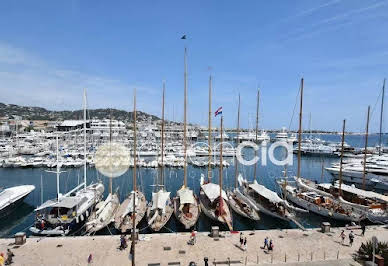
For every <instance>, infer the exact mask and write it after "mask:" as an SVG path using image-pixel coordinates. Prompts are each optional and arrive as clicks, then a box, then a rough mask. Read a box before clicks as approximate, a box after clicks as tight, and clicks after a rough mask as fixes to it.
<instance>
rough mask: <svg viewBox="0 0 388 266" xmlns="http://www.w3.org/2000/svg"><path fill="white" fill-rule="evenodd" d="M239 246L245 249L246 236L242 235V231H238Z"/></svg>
mask: <svg viewBox="0 0 388 266" xmlns="http://www.w3.org/2000/svg"><path fill="white" fill-rule="evenodd" d="M240 248H242V249H243V250H244V251H245V250H247V237H244V235H243V233H242V232H240Z"/></svg>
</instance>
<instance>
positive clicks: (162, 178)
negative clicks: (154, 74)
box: [160, 82, 186, 186]
mask: <svg viewBox="0 0 388 266" xmlns="http://www.w3.org/2000/svg"><path fill="white" fill-rule="evenodd" d="M165 86H166V84H165V82H163V96H162V135H161V142H162V147H161V148H162V151H161V156H162V158H161V166H160V179H161V185H163V186H164V171H163V170H164V162H163V160H164V94H165V89H166V87H165ZM185 158H186V148H185ZM185 168H186V163H185Z"/></svg>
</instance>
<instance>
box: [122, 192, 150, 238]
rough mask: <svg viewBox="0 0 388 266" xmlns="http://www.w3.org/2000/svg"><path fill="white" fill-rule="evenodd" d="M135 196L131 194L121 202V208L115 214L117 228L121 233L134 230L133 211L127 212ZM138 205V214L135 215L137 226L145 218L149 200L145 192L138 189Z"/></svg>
mask: <svg viewBox="0 0 388 266" xmlns="http://www.w3.org/2000/svg"><path fill="white" fill-rule="evenodd" d="M130 197H133V195H132V194H130V195H129V196H128V197H127V198H126V199H125V200H124V201H123V203H121V205H120V207H119V209H118V210H117V212H116V215H115V228H116V229H117V230H119V231H120V232H121V233H125V232H127V231H129V230H132V226H133V221H132V213H126V212H127V210H128V207H129V206H128V205H129V204H132V201H131V198H130ZM136 197H137V205H136V216H135V227H136V226H137V225H138V224H139V222H140V221H141V220H143V218H144V216H145V213H146V210H147V201H146V198H145V196H144V194H143V193H142V192H141V191H136Z"/></svg>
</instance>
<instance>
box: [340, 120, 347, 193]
mask: <svg viewBox="0 0 388 266" xmlns="http://www.w3.org/2000/svg"><path fill="white" fill-rule="evenodd" d="M345 123H346V120H345V119H344V122H343V125H342V140H341V160H340V169H339V196H341V195H342V189H341V186H342V160H343V158H344V143H345Z"/></svg>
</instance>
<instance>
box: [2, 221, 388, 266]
mask: <svg viewBox="0 0 388 266" xmlns="http://www.w3.org/2000/svg"><path fill="white" fill-rule="evenodd" d="M342 229H343V228H332V230H331V232H330V233H325V234H324V233H321V232H320V229H311V230H307V231H301V230H299V229H287V230H257V231H244V232H243V234H244V236H246V237H247V250H246V251H244V250H242V249H241V248H240V247H239V234H238V233H236V234H231V233H229V232H222V233H221V235H222V237H220V238H219V239H218V240H214V239H213V238H210V237H209V236H208V233H198V234H197V242H196V244H195V245H194V246H191V245H188V244H187V241H188V239H189V237H190V234H189V233H171V234H147V235H140V241H139V242H138V244H137V245H136V265H149V264H154V263H155V264H157V263H160V265H188V264H189V262H190V261H194V262H197V263H198V265H204V262H203V258H204V257H208V258H209V265H213V262H214V261H216V262H217V265H227V264H222V263H227V262H228V260H230V261H231V265H245V264H246V265H257V264H259V265H284V264H285V263H287V264H290V265H317V266H318V265H358V264H357V263H356V262H354V261H353V260H352V254H353V253H354V252H355V251H356V250H357V249H358V248H359V247H360V245H361V243H362V242H363V241H366V240H367V239H370V238H372V236H377V237H378V239H379V240H382V241H388V230H387V229H385V228H384V227H382V226H370V227H367V230H366V234H365V236H364V237H362V236H361V230H359V229H357V230H354V233H355V235H356V237H355V241H354V244H353V246H352V247H350V246H348V243H349V239H348V237H347V238H346V240H345V245H341V244H340V236H339V235H340V232H341V230H342ZM349 232H350V230H346V229H345V233H346V236H348V234H349ZM266 236H268V237H269V238H270V239H272V240H273V242H274V251H273V252H272V253H268V252H266V251H265V250H263V249H262V248H261V247H262V246H263V241H264V238H265V237H266ZM13 243H14V240H13V239H0V251H1V252H4V253H5V252H6V250H7V248H11V250H12V251H13V252H14V254H15V255H16V256H15V258H14V262H15V263H14V265H88V257H89V255H90V254H91V256H92V261H91V263H90V265H130V258H129V248H127V249H126V250H124V251H120V250H118V246H119V244H120V239H119V236H118V235H116V236H90V237H58V238H28V239H27V243H26V244H24V245H22V246H20V247H15V246H14V245H13ZM128 244H130V242H129V243H128ZM297 262H299V263H297ZM302 262H303V263H302ZM174 263H175V264H174ZM178 263H180V264H178Z"/></svg>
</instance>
